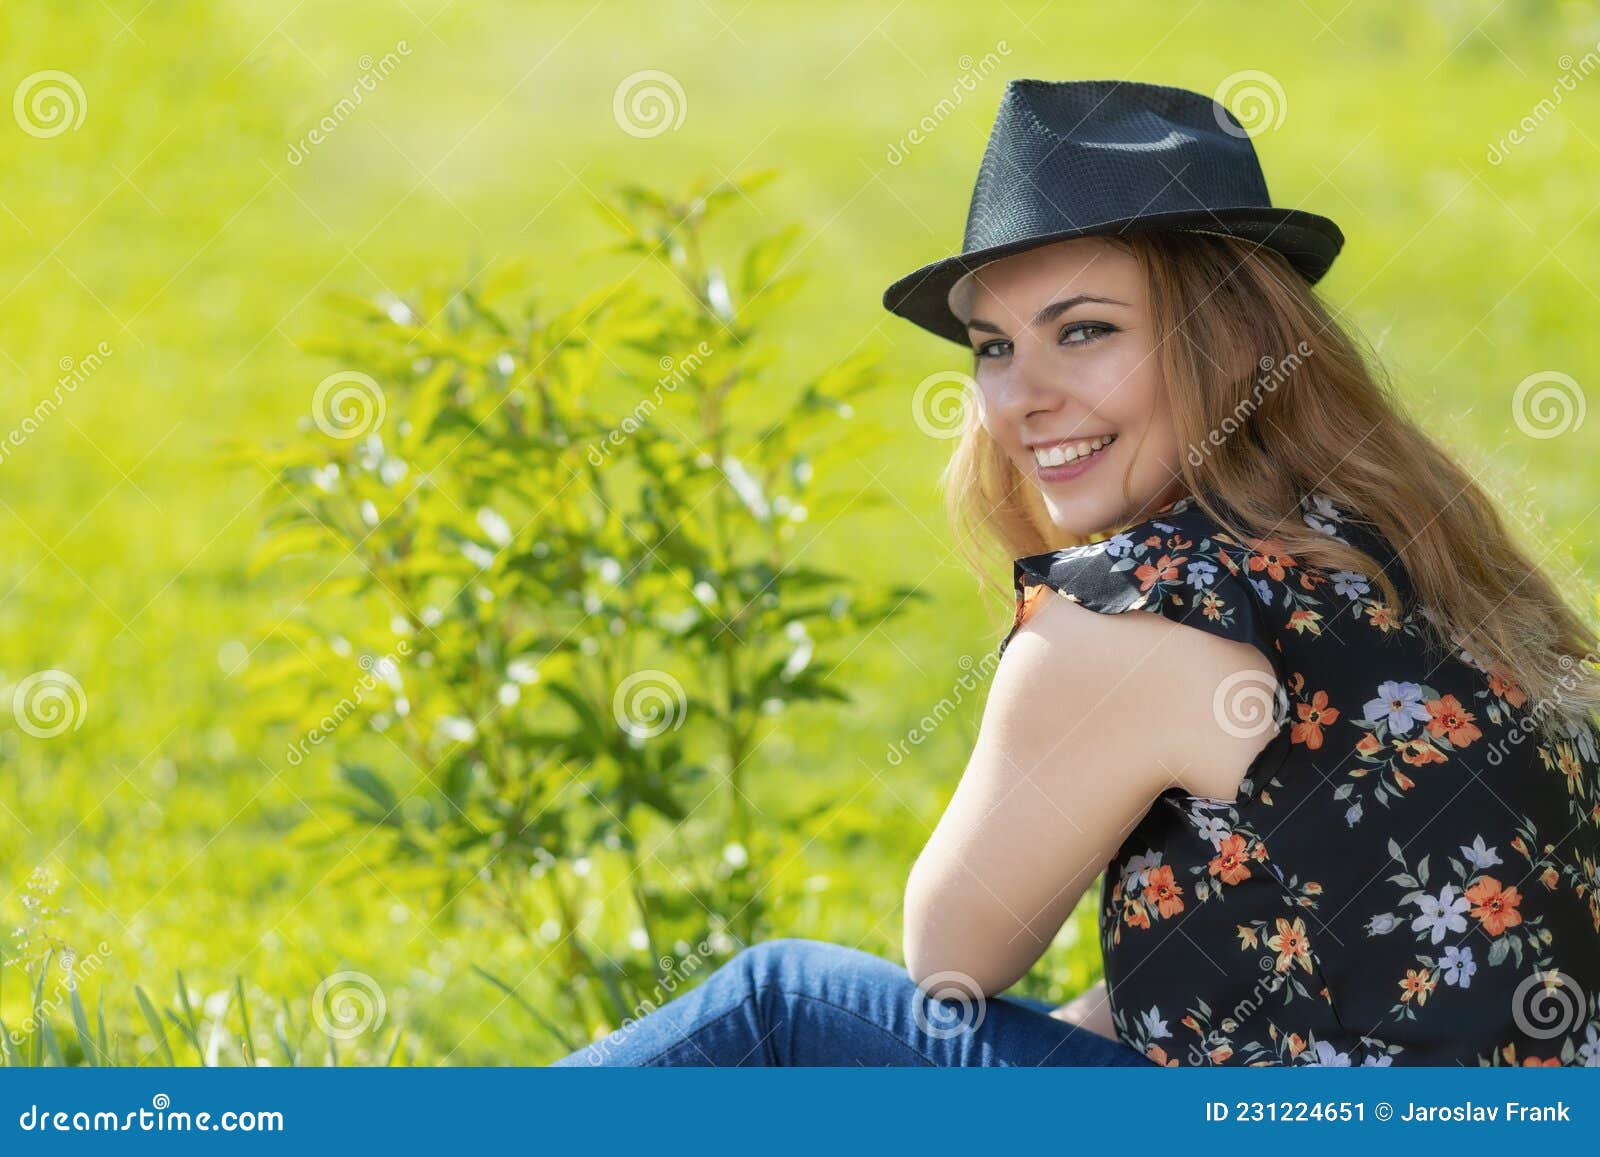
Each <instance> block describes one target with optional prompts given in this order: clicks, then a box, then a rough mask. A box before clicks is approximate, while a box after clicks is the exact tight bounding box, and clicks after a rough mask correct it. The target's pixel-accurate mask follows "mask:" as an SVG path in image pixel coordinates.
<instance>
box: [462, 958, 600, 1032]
mask: <svg viewBox="0 0 1600 1157" xmlns="http://www.w3.org/2000/svg"><path fill="white" fill-rule="evenodd" d="M472 971H474V972H476V973H477V974H478V975H479V976H481V977H483V978H484V979H485V980H487V981H488V982H489V983H490V984H492V985H494V986H495V987H496V988H498V989H499V990H500V991H501V992H503V993H505V994H506V995H507V996H508V997H510V998H511V999H512V1000H513V1001H515V1002H516V1004H517V1007H518V1008H520V1009H522V1011H524V1012H526V1013H527V1014H528V1015H529V1016H531V1017H533V1019H534V1020H535V1021H537V1022H538V1024H539V1027H540V1028H542V1029H544V1030H545V1031H546V1032H547V1033H549V1034H550V1035H551V1036H553V1037H555V1038H556V1040H558V1041H560V1042H561V1046H562V1047H563V1048H565V1049H566V1050H567V1051H568V1052H569V1053H570V1052H576V1051H577V1050H578V1046H577V1045H575V1044H573V1043H572V1042H571V1041H570V1040H568V1039H567V1034H566V1033H564V1032H562V1031H561V1029H560V1028H558V1027H557V1026H556V1024H555V1023H554V1022H553V1021H551V1020H549V1019H548V1018H547V1017H546V1016H545V1015H544V1013H542V1012H540V1011H539V1010H538V1009H536V1008H534V1007H533V1005H531V1004H529V1003H528V1002H527V1001H526V1000H524V999H523V997H522V996H521V995H520V994H519V993H518V992H517V991H516V990H515V989H514V988H512V987H511V986H510V985H509V984H507V983H506V982H505V981H503V980H501V979H500V978H499V977H498V976H496V975H494V973H492V972H487V971H485V970H484V969H482V968H480V967H478V965H476V964H474V965H473V966H472Z"/></svg>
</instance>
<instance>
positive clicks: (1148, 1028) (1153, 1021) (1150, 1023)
mask: <svg viewBox="0 0 1600 1157" xmlns="http://www.w3.org/2000/svg"><path fill="white" fill-rule="evenodd" d="M1139 1019H1140V1020H1141V1021H1143V1022H1144V1031H1145V1035H1146V1036H1148V1037H1149V1038H1150V1039H1151V1040H1160V1039H1161V1038H1162V1037H1166V1036H1171V1035H1172V1030H1171V1029H1169V1028H1168V1027H1167V1022H1166V1021H1164V1020H1162V1019H1161V1010H1160V1009H1159V1008H1157V1007H1156V1006H1155V1005H1151V1006H1150V1011H1149V1012H1142V1013H1140V1014H1139Z"/></svg>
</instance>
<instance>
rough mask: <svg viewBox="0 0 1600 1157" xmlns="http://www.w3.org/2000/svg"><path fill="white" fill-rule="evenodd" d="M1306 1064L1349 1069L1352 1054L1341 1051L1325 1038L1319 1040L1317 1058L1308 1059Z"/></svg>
mask: <svg viewBox="0 0 1600 1157" xmlns="http://www.w3.org/2000/svg"><path fill="white" fill-rule="evenodd" d="M1306 1064H1308V1065H1324V1066H1329V1067H1333V1068H1341V1069H1347V1068H1349V1067H1350V1054H1349V1053H1342V1052H1340V1051H1339V1050H1338V1049H1336V1048H1334V1047H1333V1046H1332V1045H1331V1044H1329V1043H1328V1042H1327V1041H1325V1040H1319V1041H1318V1042H1317V1059H1316V1060H1310V1059H1307V1061H1306Z"/></svg>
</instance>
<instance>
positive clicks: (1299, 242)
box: [883, 206, 1344, 345]
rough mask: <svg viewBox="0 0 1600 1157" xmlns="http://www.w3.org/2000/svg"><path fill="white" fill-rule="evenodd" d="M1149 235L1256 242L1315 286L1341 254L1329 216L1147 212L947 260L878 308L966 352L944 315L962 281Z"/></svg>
mask: <svg viewBox="0 0 1600 1157" xmlns="http://www.w3.org/2000/svg"><path fill="white" fill-rule="evenodd" d="M1152 229H1178V230H1184V231H1186V232H1198V233H1217V234H1221V235H1223V236H1226V237H1238V238H1241V239H1242V240H1245V241H1254V242H1256V243H1258V244H1260V245H1264V246H1266V247H1267V248H1269V249H1273V250H1276V251H1277V252H1279V253H1282V254H1283V256H1284V257H1285V258H1287V259H1288V261H1289V263H1290V264H1291V265H1293V266H1294V268H1295V269H1296V270H1297V271H1298V272H1299V273H1300V275H1301V276H1302V277H1304V278H1305V279H1306V280H1307V281H1308V282H1309V283H1311V284H1313V285H1314V284H1316V282H1317V281H1319V280H1320V279H1321V278H1322V275H1323V274H1324V273H1326V272H1327V271H1328V267H1329V266H1330V265H1332V264H1333V259H1334V258H1335V257H1337V256H1338V255H1339V250H1340V249H1342V248H1343V247H1344V234H1343V233H1342V232H1340V230H1339V227H1338V226H1337V225H1335V224H1334V223H1333V222H1332V221H1331V220H1329V219H1328V218H1327V217H1323V216H1321V215H1319V214H1317V213H1308V212H1306V211H1305V210H1303V209H1278V208H1262V207H1259V206H1250V207H1247V208H1238V209H1207V210H1198V211H1195V210H1185V211H1182V212H1176V213H1150V214H1146V215H1144V216H1141V217H1130V218H1126V219H1123V220H1119V221H1103V222H1100V223H1098V224H1095V225H1085V226H1083V227H1082V228H1078V229H1065V230H1062V231H1060V232H1056V233H1048V234H1043V235H1040V236H1036V237H1026V238H1024V239H1022V240H1021V241H1013V242H1010V243H1008V244H1005V245H993V246H990V247H989V248H987V249H978V250H974V251H973V252H971V253H962V254H959V255H957V256H955V257H946V258H945V259H943V260H942V261H935V262H933V263H932V264H931V265H924V266H923V267H922V268H921V269H918V270H916V271H915V272H913V273H909V274H907V275H906V276H905V277H902V278H900V279H899V280H898V281H896V282H895V283H894V284H892V285H890V286H889V288H888V289H886V290H884V292H883V307H884V308H885V309H887V310H888V311H889V312H890V313H893V314H896V315H898V316H900V317H903V318H905V319H906V320H907V321H909V322H912V323H914V324H916V325H919V326H921V327H922V328H923V329H925V330H928V331H929V332H930V333H935V334H938V335H939V336H940V337H942V338H945V339H947V340H949V341H953V342H956V343H958V344H960V345H967V344H968V340H967V329H966V323H965V322H963V321H962V320H961V319H960V318H958V317H956V315H955V314H953V313H952V312H951V311H950V301H949V295H950V290H951V288H952V287H953V286H954V285H955V283H956V282H957V281H959V280H961V278H963V277H965V276H966V275H967V274H968V273H971V272H973V271H975V270H976V269H978V268H979V267H980V266H983V265H987V264H988V263H989V262H991V261H997V260H999V259H1000V258H1002V257H1010V256H1011V255H1013V254H1016V253H1023V252H1026V251H1027V250H1029V249H1037V248H1039V247H1040V246H1042V245H1049V244H1052V243H1053V242H1056V241H1069V240H1071V239H1073V238H1075V237H1095V236H1104V235H1107V234H1126V233H1133V232H1141V231H1148V230H1152Z"/></svg>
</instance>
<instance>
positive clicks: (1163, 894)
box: [1144, 865, 1183, 919]
mask: <svg viewBox="0 0 1600 1157" xmlns="http://www.w3.org/2000/svg"><path fill="white" fill-rule="evenodd" d="M1182 895H1183V889H1182V888H1180V887H1179V886H1178V882H1177V881H1176V880H1174V879H1173V878H1172V868H1171V866H1170V865H1166V866H1163V867H1160V868H1153V869H1151V871H1150V883H1148V884H1146V885H1145V889H1144V898H1145V899H1146V900H1148V901H1149V902H1150V903H1152V904H1154V905H1155V906H1156V911H1158V912H1160V913H1161V915H1162V918H1163V919H1165V918H1166V917H1168V916H1175V915H1177V914H1178V913H1179V912H1182V911H1183V901H1182V900H1180V899H1179V898H1178V897H1180V896H1182Z"/></svg>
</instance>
